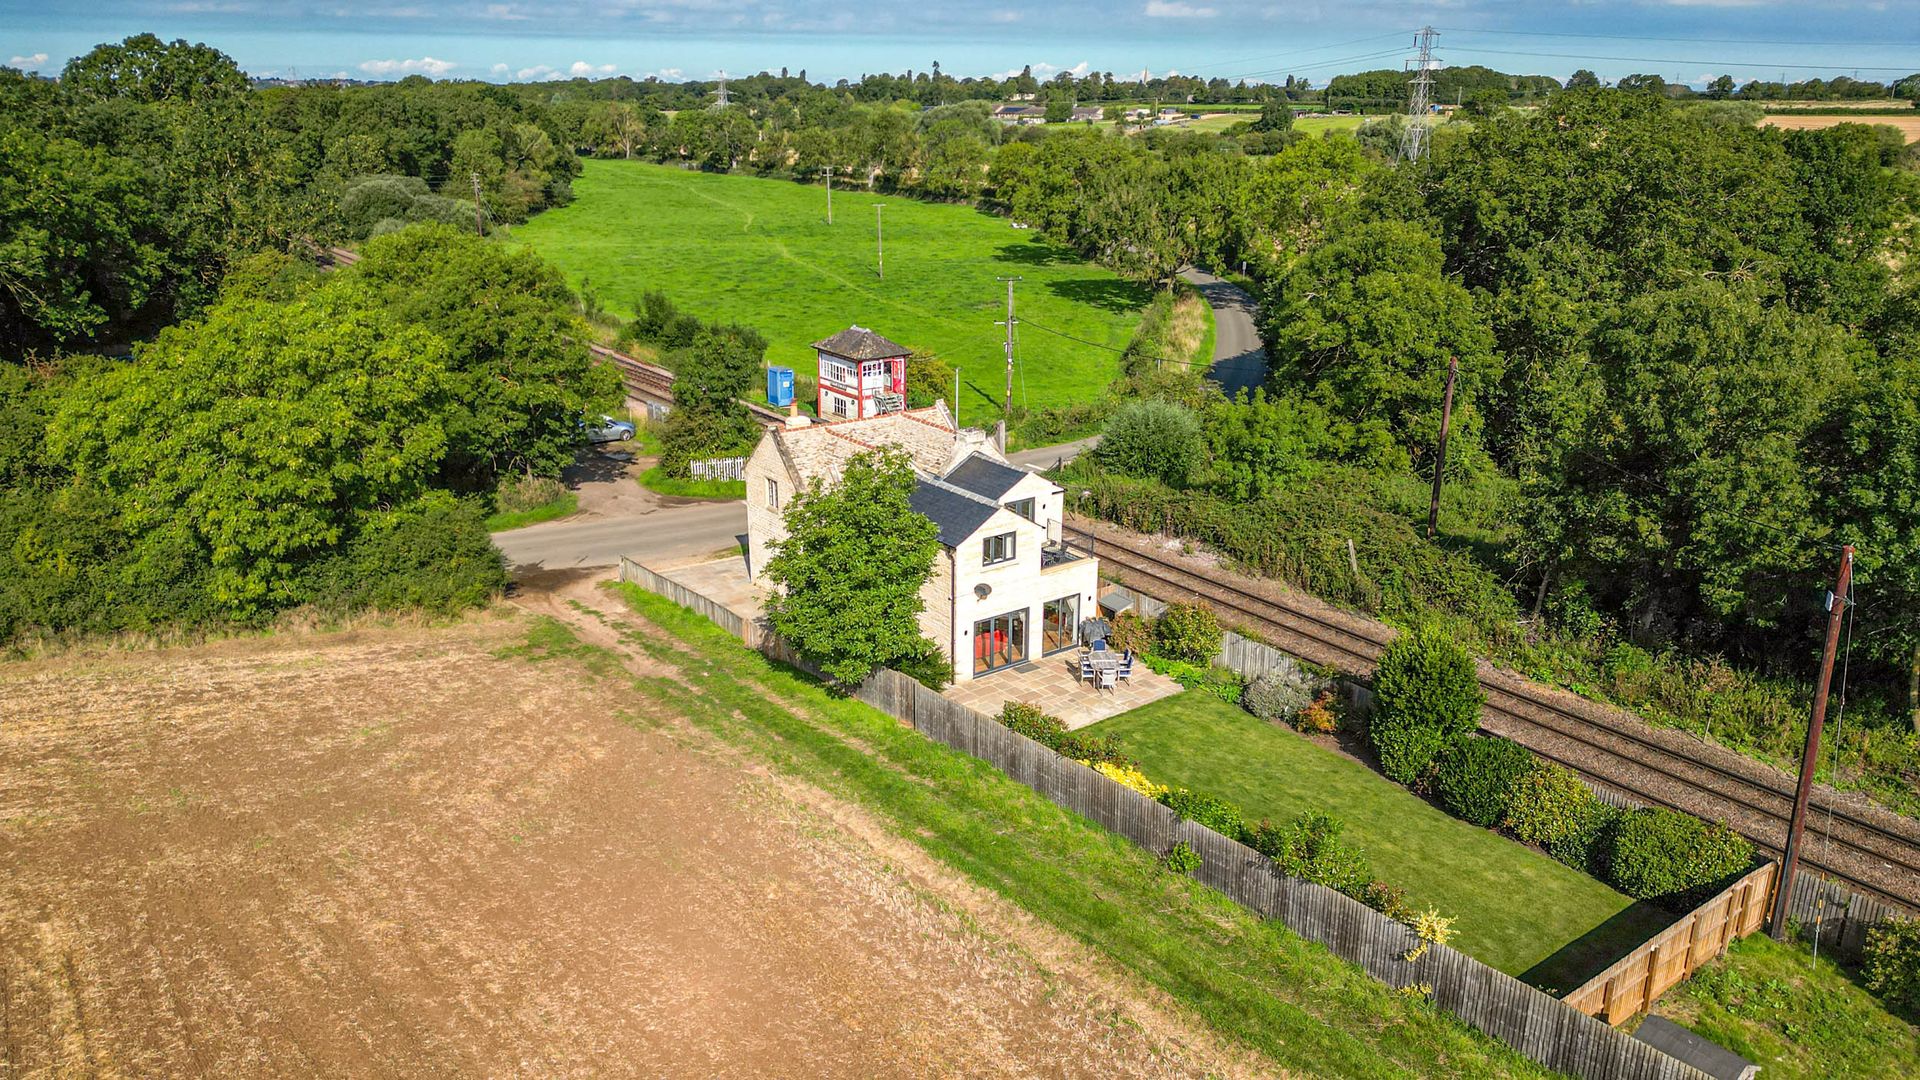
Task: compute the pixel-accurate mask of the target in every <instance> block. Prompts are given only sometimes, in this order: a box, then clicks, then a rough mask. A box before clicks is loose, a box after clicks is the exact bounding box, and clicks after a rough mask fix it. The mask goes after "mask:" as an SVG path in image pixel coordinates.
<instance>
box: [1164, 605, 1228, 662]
mask: <svg viewBox="0 0 1920 1080" xmlns="http://www.w3.org/2000/svg"><path fill="white" fill-rule="evenodd" d="M1222 636H1223V635H1222V633H1221V630H1220V620H1219V618H1218V617H1216V616H1215V615H1214V613H1213V609H1212V608H1210V607H1208V606H1207V605H1206V604H1204V603H1198V604H1168V605H1167V609H1166V610H1165V611H1163V612H1161V613H1160V615H1159V617H1158V618H1156V619H1154V620H1153V651H1154V652H1156V653H1158V654H1159V655H1161V656H1164V657H1167V658H1168V659H1171V660H1185V661H1186V662H1187V663H1190V664H1210V663H1212V662H1213V658H1214V657H1216V656H1218V655H1219V654H1220V642H1221V639H1222Z"/></svg>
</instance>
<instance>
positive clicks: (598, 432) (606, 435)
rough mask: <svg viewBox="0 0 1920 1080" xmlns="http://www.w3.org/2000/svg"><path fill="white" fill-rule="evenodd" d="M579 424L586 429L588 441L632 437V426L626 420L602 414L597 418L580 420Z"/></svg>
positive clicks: (613, 440)
mask: <svg viewBox="0 0 1920 1080" xmlns="http://www.w3.org/2000/svg"><path fill="white" fill-rule="evenodd" d="M580 426H581V427H582V428H584V429H585V430H586V433H587V441H588V442H590V443H595V444H598V443H614V442H625V441H627V440H628V439H631V438H633V435H634V430H635V429H634V426H633V424H632V423H630V422H628V421H626V420H616V419H614V418H613V417H611V416H603V417H601V418H600V419H598V420H582V421H580Z"/></svg>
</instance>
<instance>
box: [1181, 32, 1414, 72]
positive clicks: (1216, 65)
mask: <svg viewBox="0 0 1920 1080" xmlns="http://www.w3.org/2000/svg"><path fill="white" fill-rule="evenodd" d="M1403 34H1404V32H1403V31H1400V30H1393V31H1389V32H1387V33H1384V34H1373V35H1370V36H1368V37H1363V38H1354V39H1353V40H1351V41H1336V42H1334V43H1333V44H1331V45H1316V46H1314V47H1313V48H1310V49H1295V50H1291V51H1288V52H1278V53H1262V54H1260V55H1258V56H1242V57H1240V58H1238V59H1234V60H1215V61H1212V62H1210V63H1209V64H1207V65H1206V66H1207V67H1209V68H1212V69H1213V70H1216V71H1217V70H1219V69H1220V68H1223V67H1227V66H1228V65H1230V64H1247V63H1252V62H1253V61H1255V60H1272V59H1274V58H1276V57H1279V58H1283V59H1287V60H1293V59H1297V58H1299V57H1304V56H1311V55H1313V54H1314V53H1317V52H1331V51H1332V50H1334V49H1344V48H1347V47H1348V46H1351V45H1365V44H1368V43H1369V42H1374V41H1387V40H1390V39H1397V38H1399V37H1401V36H1403ZM1180 66H1181V65H1178V64H1176V65H1173V67H1172V68H1170V69H1169V70H1173V69H1177V68H1178V67H1180ZM1194 77H1195V78H1198V77H1199V76H1198V75H1197V74H1196V75H1195V76H1194ZM1220 77H1221V78H1227V79H1231V78H1234V77H1235V76H1231V75H1223V76H1220Z"/></svg>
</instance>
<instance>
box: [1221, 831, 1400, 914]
mask: <svg viewBox="0 0 1920 1080" xmlns="http://www.w3.org/2000/svg"><path fill="white" fill-rule="evenodd" d="M1344 827H1345V826H1344V824H1343V823H1342V822H1341V821H1340V820H1339V819H1338V818H1335V817H1333V816H1331V815H1329V814H1321V813H1310V814H1302V815H1300V816H1299V817H1297V818H1295V819H1293V820H1292V821H1290V822H1288V823H1287V824H1286V825H1284V826H1276V825H1274V824H1273V823H1271V822H1266V821H1263V822H1261V823H1260V824H1259V825H1257V826H1255V827H1254V828H1252V829H1250V830H1248V831H1247V838H1246V839H1247V846H1248V847H1251V848H1253V849H1254V850H1255V851H1258V852H1260V853H1261V854H1262V855H1265V856H1267V857H1268V858H1270V859H1272V860H1273V862H1274V865H1275V866H1278V867H1279V868H1280V872H1281V873H1283V874H1286V875H1287V876H1289V877H1297V878H1304V879H1306V880H1307V881H1312V882H1317V883H1319V884H1321V885H1325V886H1326V887H1327V888H1329V889H1333V890H1335V891H1337V892H1342V893H1345V894H1346V895H1348V896H1351V897H1353V898H1354V899H1356V900H1361V901H1362V902H1363V903H1365V902H1366V901H1365V900H1363V899H1362V897H1363V895H1369V894H1371V895H1374V896H1375V897H1376V899H1378V901H1379V902H1380V903H1381V904H1383V905H1384V904H1386V903H1387V902H1388V901H1389V900H1390V899H1391V892H1392V891H1391V890H1390V889H1379V890H1369V888H1368V886H1369V884H1370V883H1371V882H1370V879H1371V878H1372V874H1371V873H1369V872H1368V870H1367V860H1366V856H1364V855H1362V854H1361V853H1360V850H1359V849H1358V848H1355V847H1354V846H1353V845H1351V844H1349V843H1347V842H1346V841H1345V840H1344V839H1342V838H1341V836H1340V832H1341V830H1342V829H1343V828H1344ZM1369 906H1371V905H1369Z"/></svg>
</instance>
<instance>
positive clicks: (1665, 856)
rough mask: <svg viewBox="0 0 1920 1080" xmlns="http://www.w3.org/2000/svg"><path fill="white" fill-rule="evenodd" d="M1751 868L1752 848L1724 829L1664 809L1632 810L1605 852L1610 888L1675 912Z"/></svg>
mask: <svg viewBox="0 0 1920 1080" xmlns="http://www.w3.org/2000/svg"><path fill="white" fill-rule="evenodd" d="M1752 865H1753V844H1752V843H1750V842H1749V841H1748V840H1747V839H1746V838H1745V837H1742V836H1740V835H1738V834H1737V833H1735V832H1734V831H1733V830H1732V829H1729V828H1727V827H1726V826H1725V825H1724V824H1720V823H1717V822H1706V821H1702V820H1700V819H1699V818H1697V817H1694V816H1693V815H1691V814H1682V813H1678V812H1676V811H1673V810H1668V809H1665V808H1664V807H1648V808H1646V809H1641V810H1630V811H1627V812H1626V813H1625V814H1623V815H1622V816H1621V818H1620V821H1619V823H1618V824H1617V825H1616V826H1615V827H1614V829H1613V835H1612V838H1611V841H1610V842H1609V844H1608V846H1607V883H1608V884H1610V885H1612V886H1613V887H1614V888H1616V889H1619V890H1620V891H1621V892H1623V893H1626V894H1627V895H1628V896H1631V897H1633V898H1634V899H1636V900H1662V901H1665V902H1667V903H1669V904H1671V905H1673V906H1676V907H1686V906H1690V902H1691V901H1695V900H1699V899H1704V897H1705V894H1706V893H1707V892H1709V891H1711V890H1712V889H1713V888H1714V887H1715V886H1717V885H1720V884H1721V883H1723V882H1725V881H1727V880H1728V879H1730V878H1732V877H1735V876H1737V875H1739V874H1740V873H1741V872H1742V871H1744V870H1746V869H1748V868H1749V867H1751V866H1752Z"/></svg>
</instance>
